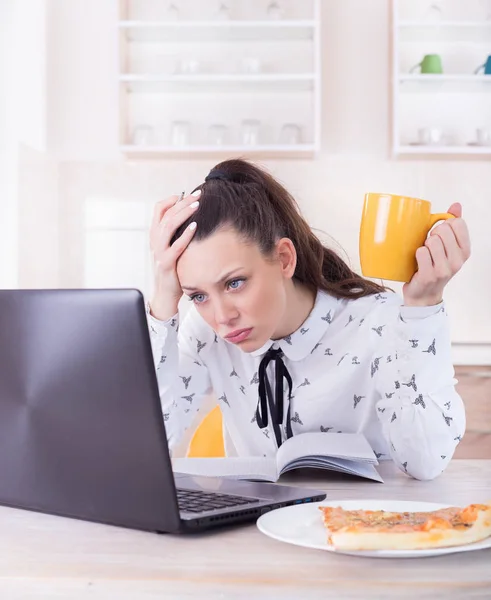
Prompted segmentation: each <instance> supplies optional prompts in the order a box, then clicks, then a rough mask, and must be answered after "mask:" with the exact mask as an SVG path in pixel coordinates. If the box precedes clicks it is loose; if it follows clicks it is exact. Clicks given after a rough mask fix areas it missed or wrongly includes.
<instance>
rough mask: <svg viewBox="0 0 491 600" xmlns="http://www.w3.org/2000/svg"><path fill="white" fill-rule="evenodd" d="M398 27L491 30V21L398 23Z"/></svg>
mask: <svg viewBox="0 0 491 600" xmlns="http://www.w3.org/2000/svg"><path fill="white" fill-rule="evenodd" d="M399 27H400V28H401V29H403V28H416V27H417V28H424V29H447V28H455V27H462V28H464V29H466V28H473V29H481V28H484V29H491V21H439V22H433V23H431V22H429V21H399Z"/></svg>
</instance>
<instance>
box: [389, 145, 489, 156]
mask: <svg viewBox="0 0 491 600" xmlns="http://www.w3.org/2000/svg"><path fill="white" fill-rule="evenodd" d="M395 153H396V154H471V155H476V154H482V155H489V156H491V146H424V145H421V146H416V145H415V146H396V148H395Z"/></svg>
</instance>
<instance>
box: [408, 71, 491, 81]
mask: <svg viewBox="0 0 491 600" xmlns="http://www.w3.org/2000/svg"><path fill="white" fill-rule="evenodd" d="M399 81H418V82H425V83H426V82H441V81H459V82H462V83H474V82H484V83H491V75H463V74H454V75H445V74H441V75H438V74H435V75H433V74H429V73H428V74H426V73H423V74H418V73H416V74H413V73H408V74H407V75H399Z"/></svg>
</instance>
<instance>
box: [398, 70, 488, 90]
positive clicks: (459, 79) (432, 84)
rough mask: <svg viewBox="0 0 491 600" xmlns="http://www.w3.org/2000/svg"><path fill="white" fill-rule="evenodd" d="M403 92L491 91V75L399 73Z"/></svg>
mask: <svg viewBox="0 0 491 600" xmlns="http://www.w3.org/2000/svg"><path fill="white" fill-rule="evenodd" d="M398 81H399V83H400V84H401V86H400V90H401V92H406V91H407V92H418V93H419V92H422V93H426V92H431V93H432V92H460V93H462V92H491V75H444V74H442V75H429V74H428V75H426V74H422V75H421V74H406V75H399V76H398Z"/></svg>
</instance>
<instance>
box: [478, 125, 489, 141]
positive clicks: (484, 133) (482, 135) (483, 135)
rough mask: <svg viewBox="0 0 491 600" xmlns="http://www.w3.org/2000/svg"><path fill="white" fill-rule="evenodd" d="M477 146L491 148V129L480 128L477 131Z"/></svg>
mask: <svg viewBox="0 0 491 600" xmlns="http://www.w3.org/2000/svg"><path fill="white" fill-rule="evenodd" d="M476 144H477V145H478V146H491V127H478V128H477V129H476Z"/></svg>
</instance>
